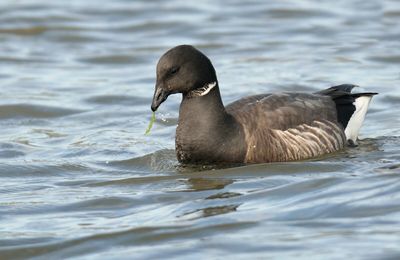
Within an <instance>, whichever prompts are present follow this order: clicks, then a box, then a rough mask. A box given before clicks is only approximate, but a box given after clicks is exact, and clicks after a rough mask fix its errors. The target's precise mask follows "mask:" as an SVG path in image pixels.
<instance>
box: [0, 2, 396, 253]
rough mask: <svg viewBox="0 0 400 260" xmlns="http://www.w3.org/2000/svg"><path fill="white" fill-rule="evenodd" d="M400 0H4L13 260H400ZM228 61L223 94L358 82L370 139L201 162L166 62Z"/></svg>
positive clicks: (7, 215)
mask: <svg viewBox="0 0 400 260" xmlns="http://www.w3.org/2000/svg"><path fill="white" fill-rule="evenodd" d="M399 25H400V2H399V1H395V0H394V1H379V0H372V1H356V0H353V1H344V0H339V1H313V0H302V1H295V0H288V1H197V2H196V3H195V2H190V1H178V0H176V1H175V0H170V1H161V0H160V1H144V0H143V1H122V0H120V1H78V0H76V1H74V0H72V1H50V0H48V1H39V0H19V1H12V0H4V1H1V2H0V183H1V184H0V258H2V259H3V258H4V259H18V258H27V257H32V258H37V259H44V258H51V259H60V258H66V257H77V258H83V259H97V258H99V257H101V258H107V259H110V258H115V259H124V258H125V259H132V258H142V259H154V258H162V257H169V258H181V259H188V258H189V257H191V258H203V259H204V258H214V259H215V258H217V259H218V258H219V259H223V258H226V257H229V258H233V257H235V258H243V259H244V258H246V259H252V258H259V259H265V258H276V259H287V258H296V259H297V258H302V259H310V258H313V259H315V258H317V259H332V258H333V259H343V258H345V257H349V258H352V259H364V258H373V259H384V258H386V259H398V258H400V149H399V146H400V130H399V129H400V120H399V113H400V105H399V103H400V26H399ZM183 43H186V44H193V45H195V46H196V47H198V48H200V49H201V50H202V51H203V52H205V53H206V54H207V55H208V56H209V57H210V58H211V60H212V61H213V63H214V65H215V67H216V70H217V74H218V77H219V81H220V86H221V91H222V95H223V100H224V102H225V103H228V102H231V101H233V100H235V99H238V98H240V97H242V96H246V95H251V94H256V93H266V92H276V91H317V90H320V89H322V88H326V87H329V86H331V85H334V84H341V83H355V84H358V85H360V86H361V88H360V89H359V91H376V92H379V93H380V94H379V95H378V96H376V97H375V98H374V99H373V101H372V103H371V109H370V112H369V114H368V116H367V118H366V121H365V125H364V128H363V129H362V132H361V138H362V139H363V140H362V141H361V142H360V146H359V147H358V148H354V149H347V150H345V151H341V152H338V153H336V154H333V155H329V156H326V157H324V158H318V159H315V160H309V161H305V162H293V163H275V164H259V165H247V166H236V167H235V166H232V167H226V166H207V167H202V166H199V167H190V166H184V165H179V164H178V162H177V161H176V159H175V154H174V150H173V149H174V136H175V127H176V124H177V118H178V106H179V102H180V97H178V96H175V97H170V98H169V99H168V101H167V102H165V103H164V104H163V105H162V106H161V108H160V110H159V111H158V113H157V121H156V123H155V124H154V127H153V129H152V132H151V135H149V136H145V135H144V131H145V129H146V127H147V124H148V122H149V120H150V116H151V111H150V102H151V97H152V92H153V88H154V82H155V65H156V62H157V60H158V58H159V57H160V55H161V54H162V53H164V52H165V51H166V50H167V49H169V48H171V47H173V46H175V45H178V44H183Z"/></svg>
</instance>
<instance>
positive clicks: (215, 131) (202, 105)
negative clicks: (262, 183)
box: [176, 85, 244, 162]
mask: <svg viewBox="0 0 400 260" xmlns="http://www.w3.org/2000/svg"><path fill="white" fill-rule="evenodd" d="M242 139H243V140H244V137H243V131H242V128H241V126H240V125H239V123H238V122H237V121H236V120H235V119H234V118H233V117H232V116H231V115H230V114H228V113H227V112H226V110H225V108H224V105H223V103H222V99H221V95H220V92H219V87H218V85H217V86H215V87H214V88H213V89H212V90H211V91H210V92H209V93H208V94H207V95H204V96H196V97H190V95H185V94H184V95H183V98H182V103H181V106H180V109H179V123H178V128H177V133H176V150H177V156H178V160H179V161H181V162H199V161H206V162H219V161H227V160H228V159H232V158H234V159H235V160H236V161H239V160H237V158H236V157H237V156H242V150H241V149H239V150H240V153H238V152H237V151H235V152H234V153H235V154H238V155H237V156H235V155H232V154H230V151H229V148H228V147H230V146H231V145H235V146H240V145H241V143H240V142H241V140H242ZM239 154H240V155H239ZM228 155H229V156H228ZM225 157H226V158H225Z"/></svg>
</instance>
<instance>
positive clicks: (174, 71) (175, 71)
mask: <svg viewBox="0 0 400 260" xmlns="http://www.w3.org/2000/svg"><path fill="white" fill-rule="evenodd" d="M178 71H179V67H172V68H171V69H170V70H169V75H171V76H172V75H175V74H176V73H177V72H178Z"/></svg>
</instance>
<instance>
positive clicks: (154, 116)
mask: <svg viewBox="0 0 400 260" xmlns="http://www.w3.org/2000/svg"><path fill="white" fill-rule="evenodd" d="M154 121H156V112H153V115H152V116H151V119H150V123H149V126H148V127H147V129H146V132H145V133H144V134H145V135H149V134H150V130H151V128H152V127H153V124H154Z"/></svg>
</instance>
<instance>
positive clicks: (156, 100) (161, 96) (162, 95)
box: [151, 85, 169, 112]
mask: <svg viewBox="0 0 400 260" xmlns="http://www.w3.org/2000/svg"><path fill="white" fill-rule="evenodd" d="M168 95H169V93H168V92H167V91H165V90H164V89H163V88H161V87H159V86H157V85H156V90H155V92H154V96H153V102H152V103H151V110H152V111H153V112H156V110H157V108H158V107H159V106H160V105H161V103H162V102H164V101H165V100H167V97H168Z"/></svg>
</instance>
